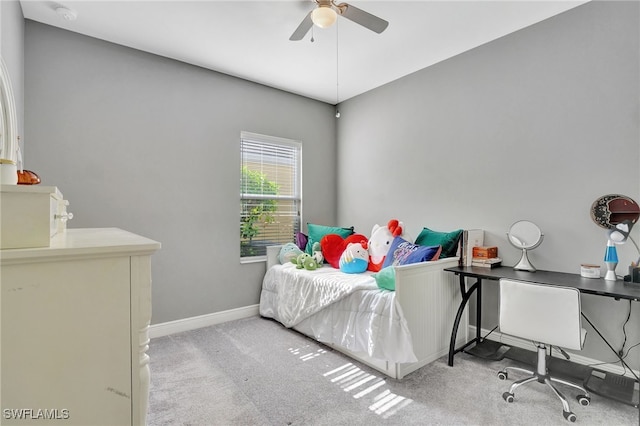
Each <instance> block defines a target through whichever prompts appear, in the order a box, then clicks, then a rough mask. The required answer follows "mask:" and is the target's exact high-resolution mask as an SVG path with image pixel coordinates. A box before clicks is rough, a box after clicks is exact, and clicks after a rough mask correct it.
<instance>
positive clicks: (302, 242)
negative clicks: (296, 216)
mask: <svg viewBox="0 0 640 426" xmlns="http://www.w3.org/2000/svg"><path fill="white" fill-rule="evenodd" d="M307 241H309V238H308V237H307V235H306V234H303V233H302V232H296V245H297V246H298V248H299V249H300V250H305V249H306V248H307Z"/></svg>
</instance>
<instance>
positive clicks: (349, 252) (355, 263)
mask: <svg viewBox="0 0 640 426" xmlns="http://www.w3.org/2000/svg"><path fill="white" fill-rule="evenodd" d="M365 245H366V243H364V244H362V243H349V244H348V245H347V248H346V249H345V250H344V251H343V252H342V256H340V262H339V265H340V270H341V271H342V272H345V273H347V274H359V273H361V272H364V271H366V270H367V266H368V265H369V252H368V251H367V248H366V247H365Z"/></svg>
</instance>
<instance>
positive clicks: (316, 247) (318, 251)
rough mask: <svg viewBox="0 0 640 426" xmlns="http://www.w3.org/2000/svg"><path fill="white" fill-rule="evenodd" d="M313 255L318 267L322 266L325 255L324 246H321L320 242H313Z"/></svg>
mask: <svg viewBox="0 0 640 426" xmlns="http://www.w3.org/2000/svg"><path fill="white" fill-rule="evenodd" d="M311 252H312V254H311V257H313V258H314V259H315V261H316V263H317V264H318V268H320V267H321V266H322V264H323V263H324V256H323V255H322V248H321V247H320V243H318V242H315V243H313V247H312V248H311Z"/></svg>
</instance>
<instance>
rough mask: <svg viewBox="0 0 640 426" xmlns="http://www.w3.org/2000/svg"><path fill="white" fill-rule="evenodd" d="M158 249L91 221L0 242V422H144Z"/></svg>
mask: <svg viewBox="0 0 640 426" xmlns="http://www.w3.org/2000/svg"><path fill="white" fill-rule="evenodd" d="M159 248H160V243H158V242H156V241H153V240H150V239H148V238H144V237H141V236H138V235H136V234H132V233H130V232H127V231H123V230H121V229H116V228H96V229H69V230H67V231H66V232H64V233H61V234H59V235H56V236H55V237H53V238H52V239H51V244H50V246H49V247H41V248H28V249H4V250H0V265H1V268H0V287H1V296H0V297H1V303H0V306H1V308H0V318H1V322H0V325H1V331H2V345H1V349H0V352H1V353H0V360H1V361H0V362H1V376H0V401H1V405H2V407H1V409H2V414H1V415H2V424H31V423H34V422H35V423H37V424H48V423H55V424H59V425H89V424H91V425H101V424H103V425H124V424H126V425H143V424H145V421H146V413H147V407H148V393H149V366H148V362H149V358H148V356H147V354H146V350H147V349H148V342H149V337H148V329H149V323H150V320H151V255H152V254H153V253H154V252H155V251H157V250H158V249H159ZM21 410H22V411H21ZM24 410H27V411H24ZM29 410H31V411H29ZM19 415H22V416H27V417H26V418H25V417H23V420H19V419H17V418H16V417H18V416H19ZM29 416H30V417H31V418H30V419H29Z"/></svg>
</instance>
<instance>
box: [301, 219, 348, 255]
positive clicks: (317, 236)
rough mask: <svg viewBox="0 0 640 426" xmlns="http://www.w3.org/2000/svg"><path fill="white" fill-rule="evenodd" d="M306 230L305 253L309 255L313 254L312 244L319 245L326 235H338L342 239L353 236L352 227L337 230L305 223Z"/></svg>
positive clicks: (332, 227)
mask: <svg viewBox="0 0 640 426" xmlns="http://www.w3.org/2000/svg"><path fill="white" fill-rule="evenodd" d="M307 230H308V231H309V236H308V240H307V246H306V248H305V252H307V253H309V254H313V253H312V251H313V250H312V249H313V243H319V242H320V240H322V237H324V236H325V235H327V234H338V235H340V236H341V237H342V238H347V237H348V236H349V235H351V234H353V226H352V227H350V228H339V227H336V226H325V225H315V224H313V223H307Z"/></svg>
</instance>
